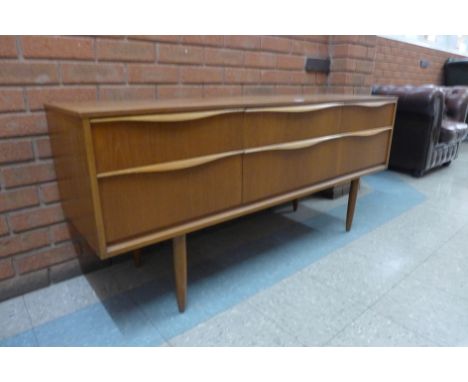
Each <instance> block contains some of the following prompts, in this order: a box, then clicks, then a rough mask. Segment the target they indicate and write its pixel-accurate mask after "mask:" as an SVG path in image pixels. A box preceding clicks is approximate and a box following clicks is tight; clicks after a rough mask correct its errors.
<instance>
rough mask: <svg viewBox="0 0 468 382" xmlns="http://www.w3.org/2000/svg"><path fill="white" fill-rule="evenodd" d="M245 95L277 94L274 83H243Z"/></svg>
mask: <svg viewBox="0 0 468 382" xmlns="http://www.w3.org/2000/svg"><path fill="white" fill-rule="evenodd" d="M242 94H243V95H272V94H275V87H274V86H273V85H243V86H242Z"/></svg>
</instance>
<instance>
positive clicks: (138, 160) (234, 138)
mask: <svg viewBox="0 0 468 382" xmlns="http://www.w3.org/2000/svg"><path fill="white" fill-rule="evenodd" d="M171 116H172V117H173V120H171V118H170V117H171ZM138 118H140V120H138ZM242 121H243V113H242V112H231V111H218V112H216V111H215V112H198V113H184V114H176V115H175V114H172V115H155V116H140V117H121V118H108V119H103V120H101V121H99V120H97V121H91V130H92V135H93V144H94V151H95V157H96V169H97V172H98V174H99V173H105V172H110V171H116V170H122V169H126V168H131V167H136V166H145V165H151V164H156V163H162V162H170V161H176V160H181V159H187V158H193V157H198V156H204V155H209V154H216V153H222V152H227V151H235V150H239V149H241V148H242Z"/></svg>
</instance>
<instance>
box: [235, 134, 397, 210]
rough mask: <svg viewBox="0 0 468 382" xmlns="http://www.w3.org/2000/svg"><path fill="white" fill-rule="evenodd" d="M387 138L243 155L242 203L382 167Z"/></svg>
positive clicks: (353, 139) (379, 136)
mask: <svg viewBox="0 0 468 382" xmlns="http://www.w3.org/2000/svg"><path fill="white" fill-rule="evenodd" d="M390 137H391V130H386V131H382V132H378V133H376V134H375V135H367V136H345V137H339V138H338V137H337V138H334V139H330V140H325V141H322V142H319V143H316V144H314V145H312V146H310V147H305V148H301V147H300V144H299V145H297V146H296V147H294V146H291V144H285V145H283V146H282V147H283V149H282V148H278V147H276V148H272V149H271V150H268V149H266V150H265V151H259V152H254V153H249V154H246V155H245V157H244V163H243V174H244V175H243V179H244V183H243V197H242V202H243V203H250V202H253V201H256V200H260V199H265V198H268V197H271V196H275V195H278V194H282V193H285V192H288V191H294V190H297V189H300V188H303V187H307V186H311V185H314V184H317V183H320V182H323V181H326V180H329V179H332V178H335V177H338V176H342V175H346V174H350V173H352V172H357V171H360V170H365V169H367V168H371V167H375V166H378V165H384V164H386V163H387V152H388V147H389V144H390ZM285 147H287V149H286V148H285Z"/></svg>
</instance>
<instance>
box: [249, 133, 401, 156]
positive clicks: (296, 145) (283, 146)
mask: <svg viewBox="0 0 468 382" xmlns="http://www.w3.org/2000/svg"><path fill="white" fill-rule="evenodd" d="M389 130H392V126H386V127H379V128H376V129H370V130H361V131H355V132H351V133H341V134H334V135H327V136H325V137H318V138H312V139H306V140H302V141H295V142H288V143H280V144H277V145H270V146H263V147H255V148H252V149H247V150H245V151H244V153H245V154H254V153H260V152H264V151H276V150H298V149H304V148H307V147H312V146H315V145H318V144H320V143H323V142H327V141H331V140H335V139H341V138H350V137H369V136H372V135H377V134H381V133H383V132H385V131H389Z"/></svg>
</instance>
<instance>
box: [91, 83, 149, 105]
mask: <svg viewBox="0 0 468 382" xmlns="http://www.w3.org/2000/svg"><path fill="white" fill-rule="evenodd" d="M155 94H156V88H155V86H154V85H149V86H102V87H101V88H100V89H99V99H100V100H106V101H128V100H151V99H154V98H155Z"/></svg>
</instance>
